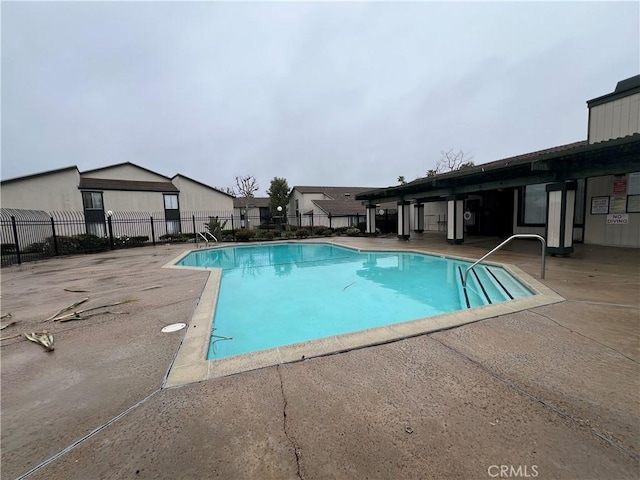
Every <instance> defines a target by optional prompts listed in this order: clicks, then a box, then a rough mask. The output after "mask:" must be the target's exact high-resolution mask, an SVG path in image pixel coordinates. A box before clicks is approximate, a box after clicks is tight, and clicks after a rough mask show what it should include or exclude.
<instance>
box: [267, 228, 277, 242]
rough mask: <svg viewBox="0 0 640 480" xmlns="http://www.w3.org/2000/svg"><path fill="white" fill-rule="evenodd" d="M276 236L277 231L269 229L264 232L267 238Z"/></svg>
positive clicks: (270, 238) (271, 238)
mask: <svg viewBox="0 0 640 480" xmlns="http://www.w3.org/2000/svg"><path fill="white" fill-rule="evenodd" d="M274 238H276V232H274V231H272V230H269V231H268V232H265V233H264V239H265V240H273V239H274Z"/></svg>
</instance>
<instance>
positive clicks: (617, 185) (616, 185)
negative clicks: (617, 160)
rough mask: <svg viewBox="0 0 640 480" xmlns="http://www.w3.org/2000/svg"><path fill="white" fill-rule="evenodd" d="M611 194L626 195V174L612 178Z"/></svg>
mask: <svg viewBox="0 0 640 480" xmlns="http://www.w3.org/2000/svg"><path fill="white" fill-rule="evenodd" d="M613 194H614V195H626V194H627V176H626V175H622V176H616V177H614V179H613Z"/></svg>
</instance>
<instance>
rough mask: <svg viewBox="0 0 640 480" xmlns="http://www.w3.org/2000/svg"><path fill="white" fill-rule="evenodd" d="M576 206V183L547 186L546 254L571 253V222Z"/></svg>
mask: <svg viewBox="0 0 640 480" xmlns="http://www.w3.org/2000/svg"><path fill="white" fill-rule="evenodd" d="M575 204H576V182H574V181H572V182H563V183H551V184H549V185H547V223H546V225H545V236H546V237H547V238H546V240H547V253H549V254H551V255H569V254H571V253H573V222H574V211H575Z"/></svg>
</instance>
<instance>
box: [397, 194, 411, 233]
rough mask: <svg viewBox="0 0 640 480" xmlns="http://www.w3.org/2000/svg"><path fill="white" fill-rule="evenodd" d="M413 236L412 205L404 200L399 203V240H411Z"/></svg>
mask: <svg viewBox="0 0 640 480" xmlns="http://www.w3.org/2000/svg"><path fill="white" fill-rule="evenodd" d="M410 236H411V203H410V202H408V201H406V200H402V201H399V202H398V238H399V239H401V240H409V237H410Z"/></svg>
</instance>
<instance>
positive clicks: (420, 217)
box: [413, 203, 424, 233]
mask: <svg viewBox="0 0 640 480" xmlns="http://www.w3.org/2000/svg"><path fill="white" fill-rule="evenodd" d="M413 223H414V228H413V231H414V232H416V233H422V232H424V203H416V204H415V205H414V212H413Z"/></svg>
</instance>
